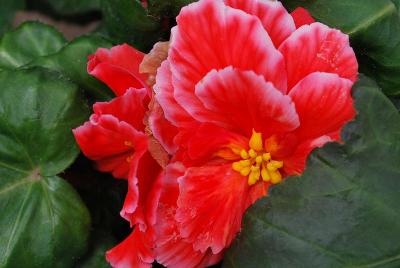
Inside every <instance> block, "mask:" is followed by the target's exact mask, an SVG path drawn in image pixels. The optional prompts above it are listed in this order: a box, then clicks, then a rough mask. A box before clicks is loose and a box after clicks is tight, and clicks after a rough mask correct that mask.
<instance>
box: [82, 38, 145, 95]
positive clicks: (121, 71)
mask: <svg viewBox="0 0 400 268" xmlns="http://www.w3.org/2000/svg"><path fill="white" fill-rule="evenodd" d="M143 57H144V54H143V53H142V52H140V51H138V50H136V49H134V48H133V47H131V46H129V45H127V44H123V45H118V46H115V47H113V48H111V49H105V48H99V49H98V50H97V51H96V53H95V54H93V55H91V56H89V61H88V66H87V71H88V73H89V74H91V75H93V76H94V77H96V78H97V79H99V80H101V81H103V82H104V83H105V84H107V86H109V87H110V88H111V89H112V91H114V93H115V94H116V95H117V96H120V95H122V94H124V93H125V91H126V90H127V89H128V88H130V87H133V88H143V87H146V84H145V81H146V80H147V75H144V74H140V73H139V65H140V63H141V62H142V60H143Z"/></svg>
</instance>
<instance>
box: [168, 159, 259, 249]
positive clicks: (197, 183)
mask: <svg viewBox="0 0 400 268" xmlns="http://www.w3.org/2000/svg"><path fill="white" fill-rule="evenodd" d="M178 181H179V190H180V195H179V198H178V210H177V213H176V217H175V218H176V220H177V221H178V222H179V227H180V234H181V236H182V237H184V238H186V239H187V240H188V241H189V242H192V243H193V248H194V249H195V250H200V251H201V252H206V251H207V249H208V248H211V250H212V252H213V253H214V254H216V253H219V252H221V251H222V250H223V249H224V248H226V247H228V246H229V245H230V243H231V242H232V240H233V239H234V237H235V235H236V234H237V233H238V232H239V230H240V226H241V223H242V217H243V215H244V212H245V210H246V209H247V208H248V207H249V206H250V205H251V204H252V203H253V202H254V201H255V200H256V199H257V198H259V197H262V196H264V195H265V194H266V189H265V185H264V183H263V182H259V183H257V184H256V185H254V186H249V184H248V183H247V178H246V177H244V176H241V175H240V174H239V173H238V172H236V171H233V170H232V165H231V164H227V165H221V166H202V167H192V168H189V169H187V171H186V173H185V175H184V176H183V177H180V178H179V179H178Z"/></svg>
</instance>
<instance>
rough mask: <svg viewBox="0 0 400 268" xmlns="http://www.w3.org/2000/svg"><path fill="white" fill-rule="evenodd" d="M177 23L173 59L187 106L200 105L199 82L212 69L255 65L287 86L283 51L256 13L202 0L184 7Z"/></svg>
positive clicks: (178, 95) (177, 89) (178, 94)
mask: <svg viewBox="0 0 400 268" xmlns="http://www.w3.org/2000/svg"><path fill="white" fill-rule="evenodd" d="M177 23H178V25H177V26H176V27H174V28H173V29H172V37H171V47H170V52H169V56H168V60H169V62H170V65H171V71H172V82H173V85H174V97H175V99H176V100H177V102H178V103H179V104H181V105H182V107H184V109H186V110H187V109H188V108H190V107H192V106H198V107H201V105H202V104H201V102H200V101H199V100H198V99H197V98H196V96H195V95H194V89H195V85H196V84H197V83H198V82H199V81H200V80H201V79H203V77H204V76H205V75H206V74H207V73H208V72H210V71H211V70H214V69H215V70H220V69H223V68H225V67H227V66H233V67H235V68H238V69H242V70H253V71H254V72H255V73H257V74H259V75H262V76H264V77H265V79H266V80H267V81H270V82H272V83H273V84H274V85H275V87H276V88H278V89H280V90H281V91H282V92H286V75H285V67H284V62H283V58H282V55H281V54H280V53H279V51H278V50H276V49H275V47H274V45H273V43H272V41H271V39H270V37H269V36H268V33H267V32H266V31H265V29H264V28H263V26H262V24H261V22H260V21H259V19H258V18H256V17H255V16H251V15H249V14H246V13H244V12H243V11H240V10H238V9H233V8H230V7H227V6H226V5H225V4H224V3H223V2H222V0H203V1H199V2H196V3H193V4H190V5H189V6H187V7H184V8H183V9H182V10H181V13H180V15H179V16H178V17H177ZM159 101H160V100H159ZM167 116H168V115H167Z"/></svg>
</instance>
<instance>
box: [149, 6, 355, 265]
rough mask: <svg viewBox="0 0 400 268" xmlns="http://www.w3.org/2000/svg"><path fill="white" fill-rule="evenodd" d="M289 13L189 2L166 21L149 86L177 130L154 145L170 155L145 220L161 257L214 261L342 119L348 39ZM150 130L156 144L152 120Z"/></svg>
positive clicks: (347, 114) (348, 80) (347, 90)
mask: <svg viewBox="0 0 400 268" xmlns="http://www.w3.org/2000/svg"><path fill="white" fill-rule="evenodd" d="M299 12H300V11H297V12H295V13H294V16H295V20H294V19H293V17H292V16H291V15H290V14H289V13H288V12H287V11H286V10H285V8H284V7H283V6H282V4H281V3H280V2H276V1H262V0H225V1H223V0H200V1H198V2H197V3H193V4H191V5H189V6H187V7H185V8H183V9H182V10H181V12H180V14H179V16H178V17H177V26H176V27H174V28H173V29H172V35H171V40H170V44H169V45H170V46H169V47H170V49H169V53H168V58H167V60H166V61H164V62H163V63H162V65H161V67H160V68H159V69H158V72H157V76H156V84H155V86H154V91H155V92H156V99H157V101H158V103H159V105H160V106H161V108H162V110H163V114H164V115H165V118H166V119H167V120H168V121H170V122H171V123H172V124H173V125H174V126H175V127H176V129H175V130H174V131H173V133H174V135H175V134H176V135H175V137H171V136H168V138H165V139H164V142H162V144H163V145H164V146H165V147H166V149H167V150H168V151H169V152H170V153H173V154H174V155H173V160H172V162H171V163H170V164H169V165H168V166H167V168H166V172H165V174H164V176H163V179H162V192H161V196H160V201H159V202H160V203H159V207H158V210H157V217H156V218H157V224H155V225H154V226H155V233H156V235H155V237H156V241H155V243H156V248H155V252H156V254H155V255H156V259H157V261H159V262H160V263H162V264H164V265H167V266H168V267H196V266H204V265H207V263H205V262H202V261H203V260H204V258H208V257H209V258H213V259H214V260H216V259H218V258H220V255H221V254H222V252H223V251H224V249H225V248H227V247H228V246H229V245H230V243H231V242H232V240H233V238H234V237H235V235H236V234H237V232H238V231H239V229H240V226H241V221H242V217H243V214H244V212H245V210H246V209H247V208H248V207H249V206H250V205H251V204H252V203H254V202H255V201H256V200H257V199H258V198H260V197H262V196H264V195H265V194H266V193H267V189H268V187H269V186H270V185H271V184H276V183H279V182H281V181H282V180H283V179H284V178H285V177H286V176H288V175H295V174H300V173H302V172H303V170H304V168H305V162H306V159H307V156H308V155H309V153H310V152H311V151H312V150H313V149H314V148H316V147H320V146H322V145H324V144H325V143H327V142H330V141H338V140H339V139H340V130H341V128H342V127H343V125H344V124H345V123H347V122H349V121H350V120H352V119H353V117H354V115H355V110H354V107H353V100H352V97H351V87H352V85H353V83H354V81H356V79H357V75H358V64H357V61H356V58H355V55H354V52H353V50H352V48H351V47H350V46H349V41H348V36H347V35H345V34H343V33H341V32H340V31H339V30H335V29H331V28H329V27H327V26H325V25H323V24H321V23H312V22H313V20H311V19H310V18H308V19H307V20H306V19H304V20H300V18H299V17H301V16H302V15H304V14H305V13H304V12H303V13H302V14H300V15H299ZM303 17H304V16H303ZM296 26H297V27H296ZM157 113H158V114H159V115H160V114H161V112H160V111H158V112H157ZM151 127H152V130H153V132H154V133H158V135H159V136H161V137H160V139H163V137H162V136H163V134H162V133H165V132H166V131H165V130H163V129H162V124H153V125H151Z"/></svg>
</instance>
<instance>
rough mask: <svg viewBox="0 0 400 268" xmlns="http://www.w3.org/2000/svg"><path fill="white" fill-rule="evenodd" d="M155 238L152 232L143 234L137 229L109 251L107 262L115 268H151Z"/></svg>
mask: <svg viewBox="0 0 400 268" xmlns="http://www.w3.org/2000/svg"><path fill="white" fill-rule="evenodd" d="M153 237H154V234H153V233H152V232H151V231H150V230H149V231H147V232H141V231H139V228H135V229H134V230H133V232H132V233H131V234H130V235H129V236H128V237H127V238H126V239H125V240H124V241H122V242H121V243H120V244H119V245H117V246H116V247H114V248H112V249H111V250H109V251H107V253H106V258H107V261H108V262H109V263H110V264H111V266H112V267H114V268H131V267H135V268H136V267H137V268H150V267H151V266H152V265H151V264H152V262H153V261H154V254H153V252H152V247H153Z"/></svg>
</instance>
